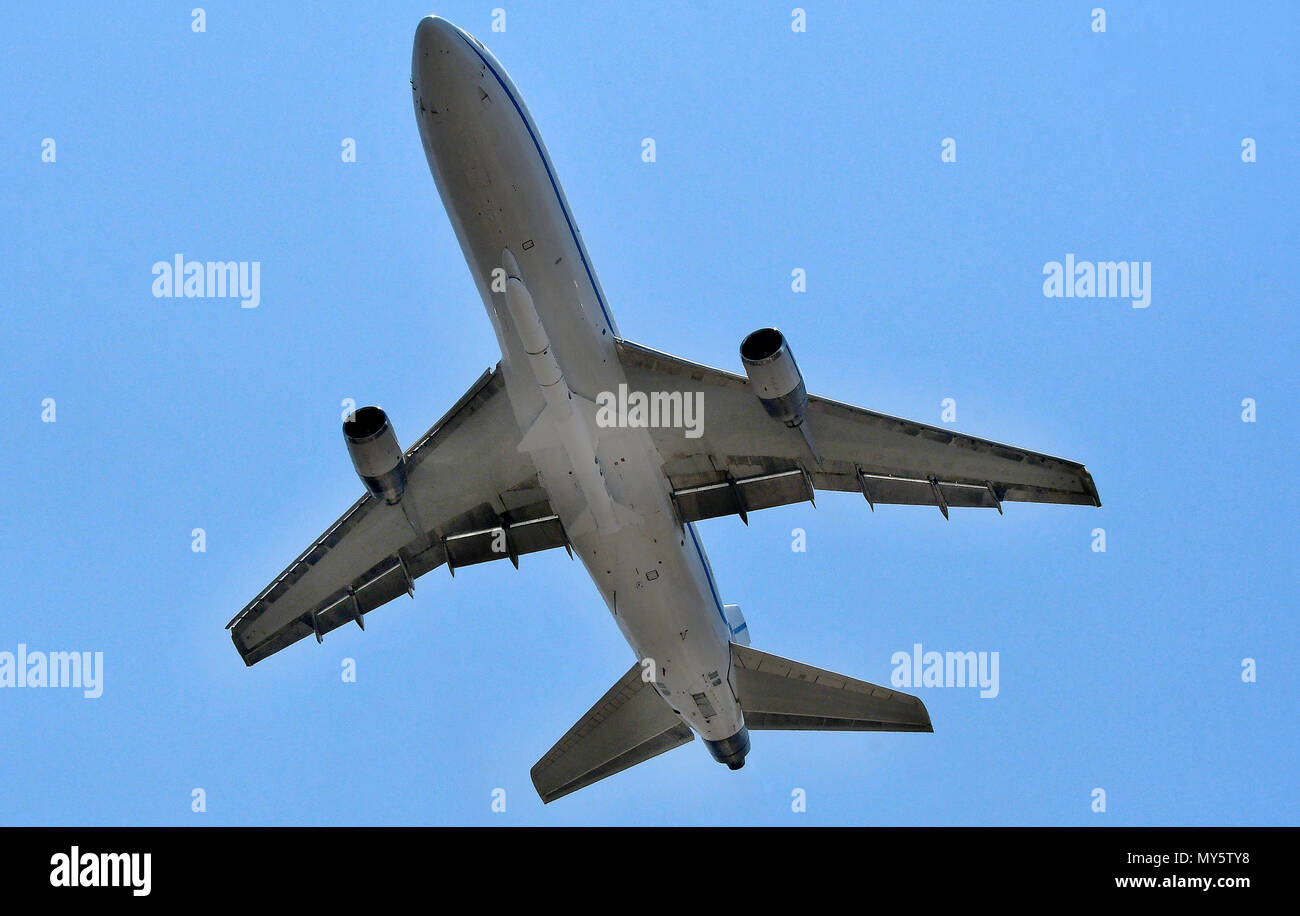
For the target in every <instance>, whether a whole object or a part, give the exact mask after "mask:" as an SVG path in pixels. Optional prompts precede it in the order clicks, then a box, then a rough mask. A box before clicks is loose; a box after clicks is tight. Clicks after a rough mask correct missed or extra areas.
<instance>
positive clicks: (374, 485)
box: [343, 407, 406, 506]
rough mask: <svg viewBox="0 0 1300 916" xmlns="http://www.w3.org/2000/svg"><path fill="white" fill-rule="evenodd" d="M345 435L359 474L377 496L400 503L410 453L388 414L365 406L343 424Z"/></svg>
mask: <svg viewBox="0 0 1300 916" xmlns="http://www.w3.org/2000/svg"><path fill="white" fill-rule="evenodd" d="M343 438H344V439H345V440H346V441H347V444H348V455H349V456H350V457H351V458H352V466H353V467H354V468H356V469H357V476H358V477H360V478H361V482H362V483H364V484H365V485H366V489H367V490H369V491H370V494H371V495H372V496H374V497H375V499H382V500H383V501H384V502H386V503H388V504H389V505H390V506H393V505H396V504H397V503H398V501H400V500H401V498H402V491H404V490H405V489H406V456H405V454H404V453H403V452H402V447H401V446H400V445H398V444H397V434H396V433H394V432H393V425H392V424H391V423H389V422H388V414H386V413H384V412H383V411H382V410H380V409H379V408H378V407H362V408H361V409H360V410H358V411H356V412H354V413H353V414H352V419H351V420H346V421H344V423H343Z"/></svg>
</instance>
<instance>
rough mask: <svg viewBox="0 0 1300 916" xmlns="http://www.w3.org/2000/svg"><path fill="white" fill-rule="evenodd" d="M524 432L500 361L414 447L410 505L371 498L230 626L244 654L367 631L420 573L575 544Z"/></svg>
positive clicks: (255, 656) (406, 497)
mask: <svg viewBox="0 0 1300 916" xmlns="http://www.w3.org/2000/svg"><path fill="white" fill-rule="evenodd" d="M519 440H520V434H519V428H518V425H517V424H516V422H515V418H514V414H513V413H512V411H511V408H510V403H509V399H508V398H507V397H506V395H505V384H504V380H503V378H502V376H501V372H500V369H499V368H497V369H489V370H488V371H486V372H484V373H483V375H482V376H480V377H479V379H478V381H476V382H475V383H474V385H473V386H472V387H471V388H470V389H469V391H467V392H466V393H465V395H464V397H462V398H461V399H460V400H459V401H458V402H457V403H456V405H455V406H454V407H452V409H451V410H450V411H448V412H447V415H446V416H444V417H443V418H442V419H441V420H439V421H438V422H437V423H436V424H434V426H433V428H432V429H430V430H429V431H428V432H427V433H425V434H424V436H422V437H421V438H420V440H419V441H418V442H416V443H415V445H414V446H412V447H411V448H410V449H409V450H407V452H406V468H407V484H406V489H405V492H404V493H403V495H402V502H401V505H391V506H390V505H388V504H387V503H385V502H384V501H383V500H377V499H375V498H374V497H372V496H371V495H370V494H369V493H367V494H366V495H364V496H362V497H361V499H359V500H357V501H356V502H355V503H353V505H352V508H350V509H348V511H347V512H345V513H343V517H342V518H340V519H339V520H338V521H336V522H335V523H334V524H333V525H331V526H330V527H329V529H328V530H326V532H325V533H324V534H322V535H321V536H320V537H319V538H317V539H316V540H315V541H314V542H312V544H311V545H310V546H309V547H308V548H307V549H306V550H305V551H303V552H302V554H301V555H299V557H298V558H297V559H296V560H294V561H293V563H291V564H290V565H289V568H288V569H286V570H284V572H282V573H281V574H280V575H278V576H276V578H275V579H274V580H273V581H272V582H271V584H270V585H268V586H267V587H266V588H264V589H263V590H262V592H261V593H260V594H259V595H258V596H257V597H256V598H254V599H253V600H252V601H251V602H250V603H249V604H248V606H247V607H245V608H244V609H243V610H242V611H240V612H239V614H237V615H236V616H235V618H234V619H233V620H231V621H230V623H228V624H227V625H226V626H227V629H229V630H230V635H231V638H232V639H233V640H234V643H235V648H236V649H238V650H239V654H240V656H241V657H242V658H243V659H244V663H245V664H246V665H253V664H255V663H256V662H259V661H261V660H262V659H264V658H266V657H267V656H268V655H271V654H273V653H275V652H279V651H280V650H281V649H283V648H284V647H285V646H288V645H292V644H293V643H295V642H297V641H298V640H300V639H302V638H303V637H305V636H311V635H313V634H314V635H315V636H316V639H317V640H318V641H319V640H320V639H321V637H322V636H323V635H324V634H325V633H328V632H329V631H330V630H333V629H335V628H336V627H340V626H343V625H344V624H347V623H349V622H352V621H355V622H356V623H357V624H358V625H359V626H361V627H362V629H364V628H365V623H364V616H363V615H365V614H366V613H368V612H370V611H372V610H374V609H375V608H377V607H379V606H380V605H382V604H385V603H387V602H388V601H391V600H392V599H394V598H396V597H398V596H399V595H402V594H405V593H411V592H413V590H414V587H415V586H414V582H415V579H416V578H418V577H419V576H421V575H423V574H424V573H426V572H429V571H430V570H432V569H436V568H437V567H439V566H441V565H443V564H444V563H445V564H447V565H448V566H449V567H450V569H451V571H452V575H455V570H456V568H457V567H459V566H467V565H470V564H473V563H482V562H486V561H488V560H496V559H507V558H508V559H509V560H510V561H511V562H512V563H514V564H515V565H516V566H518V565H519V556H520V555H521V554H526V553H533V552H535V551H538V550H545V549H548V548H551V547H565V548H567V547H568V539H567V537H566V535H565V533H564V528H563V526H562V525H561V524H560V520H559V518H557V517H556V516H555V514H554V513H553V512H552V511H551V507H550V505H549V503H548V502H547V497H546V492H545V490H544V489H542V487H541V484H540V483H539V481H538V479H537V471H536V469H535V468H534V467H533V464H532V460H531V459H530V458H529V457H528V456H527V455H525V454H522V453H520V452H518V451H517V450H516V448H515V447H516V446H517V445H518V444H519ZM340 451H342V448H341V447H340ZM403 507H405V509H404V508H403ZM412 510H413V511H412ZM408 515H409V516H411V517H414V518H418V519H419V523H420V525H421V527H422V528H424V530H423V531H419V530H417V529H416V528H415V527H414V526H413V523H412V522H410V521H408Z"/></svg>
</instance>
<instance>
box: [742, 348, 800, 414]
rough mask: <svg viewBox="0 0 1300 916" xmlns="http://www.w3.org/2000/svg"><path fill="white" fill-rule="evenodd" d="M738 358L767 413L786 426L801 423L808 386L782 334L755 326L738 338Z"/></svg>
mask: <svg viewBox="0 0 1300 916" xmlns="http://www.w3.org/2000/svg"><path fill="white" fill-rule="evenodd" d="M740 361H741V363H743V364H744V366H745V374H746V375H747V376H749V381H750V384H752V385H753V386H754V393H755V394H756V395H758V399H759V400H760V401H762V402H763V408H764V409H765V410H766V411H767V413H768V415H769V416H770V417H772V418H773V419H776V420H780V421H781V422H782V423H784V424H785V425H786V426H800V425H802V424H803V421H804V417H805V416H806V415H807V413H808V389H807V388H805V387H804V384H803V374H802V373H801V372H800V371H799V367H798V365H796V364H795V361H794V354H793V353H791V352H790V344H789V343H787V342H786V339H785V335H784V334H782V333H781V332H780V331H778V330H777V329H776V328H759V329H758V330H757V331H755V332H754V333H752V334H750V335H749V336H748V337H746V338H745V339H744V340H743V341H741V343H740Z"/></svg>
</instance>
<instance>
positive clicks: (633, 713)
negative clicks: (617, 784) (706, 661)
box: [531, 663, 695, 802]
mask: <svg viewBox="0 0 1300 916" xmlns="http://www.w3.org/2000/svg"><path fill="white" fill-rule="evenodd" d="M642 670H643V669H642V667H641V665H640V663H638V664H635V665H633V666H632V668H631V670H629V671H628V672H627V674H625V675H623V676H622V677H621V678H619V680H618V683H616V684H615V685H614V686H613V687H611V688H610V689H609V691H608V692H607V693H606V694H605V695H604V696H603V697H601V698H600V700H599V701H598V702H597V703H596V705H595V706H593V707H591V709H590V710H588V712H587V714H586V715H585V716H583V717H582V718H581V719H579V720H578V722H577V724H575V725H574V726H573V728H571V729H569V731H568V732H567V733H566V734H565V735H564V737H563V738H561V739H560V740H559V741H557V742H556V743H555V746H554V747H553V748H551V749H550V750H549V751H548V752H547V753H546V756H545V757H543V758H542V759H541V760H539V761H537V764H536V765H535V766H534V767H533V769H532V772H531V775H532V778H533V786H534V787H535V788H536V789H537V794H538V795H540V796H541V797H542V801H543V802H553V801H555V799H557V798H562V797H563V796H565V795H568V794H569V793H570V792H576V791H577V790H578V789H581V788H583V787H584V786H589V785H591V784H592V783H593V782H598V781H600V780H602V779H604V778H605V777H606V776H613V775H614V774H615V773H618V772H621V771H623V770H626V769H627V768H628V767H631V766H635V765H636V764H638V763H641V762H643V761H645V760H649V759H650V758H651V757H656V756H658V755H659V754H662V753H664V751H670V750H672V749H673V748H675V747H678V746H679V745H682V744H686V743H687V742H688V741H691V740H692V739H693V738H694V737H695V733H694V732H692V731H691V730H690V728H688V727H687V726H686V725H685V724H684V723H683V722H682V720H681V719H680V718H678V716H677V714H676V713H674V712H673V711H672V709H670V708H669V707H668V704H667V703H665V702H664V701H663V700H662V699H660V698H659V695H658V694H657V693H655V692H654V689H653V688H652V687H651V686H650V684H649V683H647V682H646V681H643V680H642V679H641V674H642Z"/></svg>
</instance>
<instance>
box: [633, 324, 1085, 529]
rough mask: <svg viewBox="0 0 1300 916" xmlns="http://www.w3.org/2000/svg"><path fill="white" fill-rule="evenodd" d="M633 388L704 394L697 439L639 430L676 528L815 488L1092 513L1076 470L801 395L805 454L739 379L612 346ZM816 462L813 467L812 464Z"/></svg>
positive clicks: (874, 499) (942, 504) (944, 504)
mask: <svg viewBox="0 0 1300 916" xmlns="http://www.w3.org/2000/svg"><path fill="white" fill-rule="evenodd" d="M618 350H619V357H620V359H621V361H622V363H623V368H624V371H625V372H626V374H627V379H628V386H629V389H630V390H635V391H641V392H663V393H672V392H681V393H682V394H683V396H685V395H688V394H694V393H696V392H703V402H704V416H703V424H702V434H701V435H700V436H698V437H697V438H690V437H688V436H686V435H685V434H684V431H683V430H682V429H679V428H673V427H670V426H662V425H661V426H658V427H652V428H650V429H649V430H648V432H649V433H650V436H651V438H652V439H653V440H654V443H655V446H656V447H657V448H658V449H659V453H660V454H661V455H662V456H663V459H664V467H663V470H664V473H665V474H666V475H667V477H668V480H669V482H670V484H671V485H672V487H673V501H674V503H675V504H676V506H677V510H678V514H679V515H680V516H681V518H682V521H685V522H690V521H697V520H699V519H704V518H715V517H718V516H722V515H740V516H741V517H742V518H745V517H746V514H747V513H748V512H750V511H753V510H756V509H765V508H768V507H771V506H781V505H788V504H790V503H796V502H802V501H809V500H812V499H813V497H814V490H840V491H845V492H851V493H861V494H862V495H863V496H864V497H866V499H867V501H868V502H869V503H870V504H871V506H872V508H873V509H874V508H875V506H876V504H878V503H893V504H899V505H923V506H935V507H938V508H939V509H940V510H941V511H942V512H943V514H944V516H945V517H946V516H947V515H948V509H949V507H951V506H965V507H976V508H987V509H997V510H998V511H999V512H1001V511H1002V503H1003V502H1004V501H1006V500H1018V501H1022V502H1044V503H1074V504H1077V505H1087V506H1100V505H1101V499H1100V498H1099V497H1098V495H1097V488H1096V486H1094V485H1093V482H1092V475H1091V474H1089V473H1088V471H1087V469H1085V468H1084V466H1083V465H1081V464H1079V463H1077V462H1074V461H1066V460H1064V459H1061V458H1053V457H1052V456H1050V455H1043V454H1039V453H1038V452H1031V451H1028V450H1026V449H1021V448H1015V447H1013V446H1009V445H1001V444H999V443H997V442H990V441H988V440H986V439H976V438H974V437H972V436H964V435H962V434H960V433H955V432H952V431H951V430H947V429H942V428H940V427H936V426H927V425H925V424H923V423H916V422H913V421H911V420H902V419H899V418H897V417H890V416H886V415H885V414H881V413H875V412H874V411H870V410H864V409H862V408H861V407H853V406H850V405H848V404H842V403H840V402H838V401H832V400H829V399H827V398H820V397H816V396H809V398H808V412H807V420H806V421H805V423H806V425H807V427H808V428H809V430H810V432H811V435H812V437H813V439H814V440H815V442H816V445H817V449H818V455H817V456H814V455H813V454H812V453H811V451H810V450H809V448H808V446H807V445H806V443H805V441H804V439H803V438H802V437H801V436H800V435H799V433H798V432H797V431H795V430H794V429H790V428H787V427H786V426H784V425H783V424H782V423H781V422H779V421H777V420H773V419H772V418H771V417H769V416H768V415H767V413H766V412H765V411H764V410H763V407H762V405H761V404H760V403H759V400H758V398H757V397H756V396H755V395H754V393H753V391H752V389H751V386H750V382H749V380H748V379H747V378H745V377H744V376H740V375H735V374H733V373H730V372H723V371H722V370H720V369H713V368H710V367H708V366H703V365H700V364H699V363H692V362H688V361H687V360H684V359H680V358H679V357H676V356H670V355H669V354H667V353H661V352H659V351H658V350H652V349H650V348H649V347H643V346H640V345H639V344H634V343H630V342H628V341H623V340H620V341H618ZM818 459H820V460H818Z"/></svg>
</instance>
